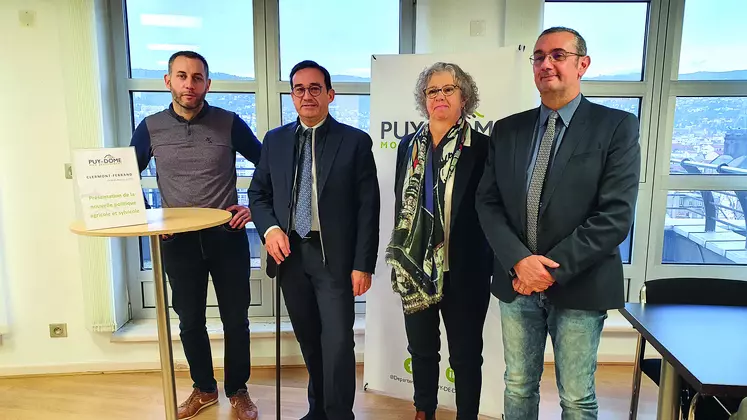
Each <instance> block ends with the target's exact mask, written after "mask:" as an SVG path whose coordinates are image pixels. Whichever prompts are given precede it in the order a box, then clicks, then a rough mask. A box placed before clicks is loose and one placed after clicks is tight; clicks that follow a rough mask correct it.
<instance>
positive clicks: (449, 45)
mask: <svg viewBox="0 0 747 420" xmlns="http://www.w3.org/2000/svg"><path fill="white" fill-rule="evenodd" d="M543 7H544V1H543V0H460V1H454V0H418V3H417V10H416V21H417V25H416V31H415V52H416V53H441V52H443V53H453V52H459V51H484V50H490V49H491V48H498V47H504V46H507V45H517V46H518V45H519V44H524V45H529V46H531V45H533V44H534V41H535V40H536V38H537V35H539V33H540V32H541V29H542V10H543Z"/></svg>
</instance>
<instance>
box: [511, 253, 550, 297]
mask: <svg viewBox="0 0 747 420" xmlns="http://www.w3.org/2000/svg"><path fill="white" fill-rule="evenodd" d="M546 267H550V268H558V267H560V264H558V263H556V262H555V261H553V260H551V259H549V258H547V257H544V256H542V255H530V256H528V257H526V258H524V259H523V260H521V261H519V262H518V263H516V265H514V272H515V273H516V278H514V279H513V286H514V290H515V291H516V292H517V293H519V294H522V295H525V296H529V295H531V294H532V293H533V292H544V291H545V290H547V288H548V287H550V286H552V284H553V283H555V279H553V278H552V274H550V272H549V271H547V268H546Z"/></svg>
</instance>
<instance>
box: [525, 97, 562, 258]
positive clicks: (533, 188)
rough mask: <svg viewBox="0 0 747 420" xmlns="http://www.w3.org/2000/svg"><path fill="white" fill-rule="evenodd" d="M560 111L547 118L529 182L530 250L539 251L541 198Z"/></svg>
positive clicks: (528, 229)
mask: <svg viewBox="0 0 747 420" xmlns="http://www.w3.org/2000/svg"><path fill="white" fill-rule="evenodd" d="M557 118H558V113H557V112H555V111H552V112H550V117H549V118H548V120H547V129H546V130H545V134H544V135H543V136H542V141H541V142H540V146H539V152H538V153H537V161H536V162H535V163H534V169H533V170H532V180H531V181H530V182H529V191H528V192H527V242H528V245H529V250H530V251H532V252H533V253H537V218H538V217H539V207H540V198H541V196H542V187H543V185H544V183H545V173H546V172H547V165H548V164H549V163H550V152H551V151H552V143H553V141H554V140H555V121H556V120H557Z"/></svg>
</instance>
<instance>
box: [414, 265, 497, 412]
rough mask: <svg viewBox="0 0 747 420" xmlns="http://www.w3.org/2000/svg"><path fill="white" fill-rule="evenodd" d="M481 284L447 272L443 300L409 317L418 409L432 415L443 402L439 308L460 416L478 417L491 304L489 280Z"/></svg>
mask: <svg viewBox="0 0 747 420" xmlns="http://www.w3.org/2000/svg"><path fill="white" fill-rule="evenodd" d="M482 283H485V284H482ZM482 283H479V284H478V283H477V282H476V281H475V279H468V278H459V277H453V276H451V275H450V273H449V272H447V273H446V277H445V279H444V289H443V299H442V300H441V302H440V303H439V304H438V305H433V306H431V307H429V308H427V309H425V310H422V311H419V312H415V313H413V314H409V315H405V330H406V332H407V341H408V347H407V350H408V351H409V352H410V355H411V356H412V375H413V385H414V388H415V393H414V400H415V408H416V410H418V411H425V412H426V414H427V415H428V416H430V415H431V414H432V413H434V412H435V411H436V408H437V406H438V382H439V377H440V374H443V373H444V372H440V371H439V362H440V361H441V355H440V354H439V351H440V349H441V337H440V336H441V332H440V329H439V328H440V325H441V318H440V317H439V311H440V313H441V315H443V319H444V326H445V327H446V337H447V341H448V344H449V364H450V367H451V369H452V370H453V371H454V385H455V388H456V405H457V419H459V420H476V419H477V415H478V412H479V409H480V391H481V388H482V362H483V358H482V347H483V340H482V329H483V326H484V325H485V317H486V315H487V312H488V304H489V302H490V289H489V288H490V286H489V283H488V282H482Z"/></svg>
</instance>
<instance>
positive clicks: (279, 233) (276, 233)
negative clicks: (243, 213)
mask: <svg viewBox="0 0 747 420" xmlns="http://www.w3.org/2000/svg"><path fill="white" fill-rule="evenodd" d="M265 249H267V253H268V254H270V256H271V257H272V258H273V259H274V260H275V263H276V264H278V265H280V263H282V262H283V261H285V259H286V258H287V257H288V256H289V255H290V253H291V251H290V241H289V240H288V235H286V234H285V232H283V230H282V229H280V228H278V227H276V228H273V229H270V231H269V232H267V237H265ZM350 280H351V282H352V286H353V295H355V296H361V295H363V294H364V293H366V292H367V291H368V289H370V288H371V273H364V272H362V271H358V270H353V272H352V273H351V274H350Z"/></svg>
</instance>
